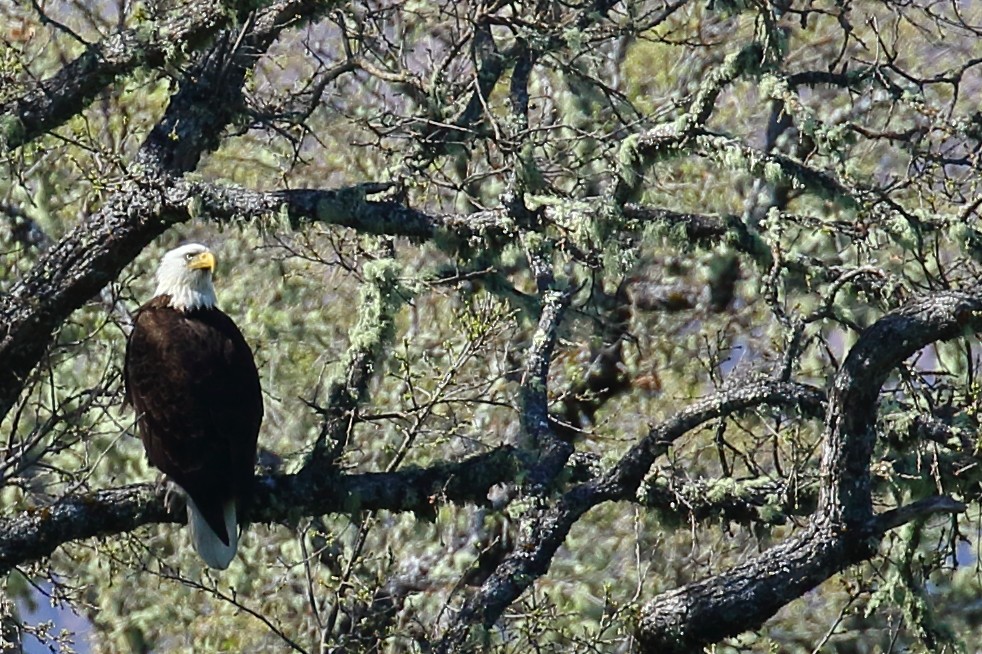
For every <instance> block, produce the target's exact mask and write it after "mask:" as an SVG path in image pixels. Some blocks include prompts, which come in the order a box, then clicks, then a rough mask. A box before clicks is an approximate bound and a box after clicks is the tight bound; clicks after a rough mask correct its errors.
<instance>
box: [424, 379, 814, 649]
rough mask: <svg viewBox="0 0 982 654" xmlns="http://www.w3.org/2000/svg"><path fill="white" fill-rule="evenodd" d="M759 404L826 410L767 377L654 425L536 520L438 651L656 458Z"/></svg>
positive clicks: (499, 603) (455, 642) (508, 599)
mask: <svg viewBox="0 0 982 654" xmlns="http://www.w3.org/2000/svg"><path fill="white" fill-rule="evenodd" d="M760 405H775V406H788V405H791V406H798V407H799V408H800V409H801V410H802V411H803V412H806V413H813V412H814V411H815V410H816V409H820V407H821V393H820V392H819V391H816V390H815V389H812V388H810V387H807V386H800V385H797V384H790V383H785V382H778V381H775V380H770V379H763V380H759V381H755V382H751V383H746V384H744V385H742V386H740V387H739V388H734V389H729V390H724V391H721V392H720V393H718V394H716V395H713V396H711V397H708V398H706V399H704V400H702V401H699V402H697V403H695V404H694V405H693V406H691V407H689V408H688V409H686V410H685V411H682V412H681V413H679V414H678V415H676V416H675V417H673V418H671V419H669V420H666V421H665V422H663V423H661V424H659V425H658V426H656V427H654V428H653V429H651V431H650V432H649V434H648V435H647V436H646V437H645V438H644V439H642V441H641V442H640V443H638V444H637V445H635V446H634V447H633V448H631V450H630V451H629V452H628V453H627V454H626V455H625V456H624V457H623V458H622V459H621V460H620V462H619V463H618V464H617V465H616V466H614V467H613V468H612V469H610V470H609V471H607V473H606V474H604V475H602V476H601V477H598V478H595V479H593V480H590V481H587V482H585V483H583V484H580V485H578V486H576V487H575V488H573V489H571V490H570V491H568V492H566V493H564V494H563V495H562V496H561V497H560V498H559V499H558V501H557V502H556V503H555V504H554V505H553V506H552V507H550V508H548V509H544V510H542V511H541V512H540V514H539V515H538V516H536V520H537V522H536V525H535V529H532V530H525V531H524V532H523V533H522V537H521V539H520V541H519V543H518V544H517V546H516V547H515V549H514V551H513V552H512V554H510V555H509V556H508V557H507V558H505V560H504V561H503V562H502V563H501V564H500V565H499V566H498V568H497V569H496V570H495V571H494V573H493V574H492V575H491V576H490V577H488V579H487V580H486V581H485V582H484V584H483V585H482V586H481V587H480V588H479V589H478V590H477V592H475V593H474V595H472V596H471V597H470V598H468V600H467V601H466V602H465V603H464V606H463V607H462V608H461V610H460V611H459V612H458V613H457V615H456V616H455V618H454V620H453V622H451V624H450V626H449V627H448V628H447V630H446V632H445V633H444V635H443V638H442V639H441V641H440V642H439V643H438V644H437V645H436V647H435V648H434V650H435V651H436V652H454V651H459V650H461V649H463V648H464V645H465V643H466V640H467V635H468V633H469V631H470V627H471V625H474V624H481V625H483V626H484V627H485V628H489V627H490V626H491V625H493V624H494V623H495V622H496V621H497V620H498V618H500V617H501V615H502V613H503V612H504V610H505V609H506V608H507V607H508V606H509V605H510V604H511V603H512V602H514V601H515V600H516V599H518V597H519V596H520V595H521V594H522V593H523V592H525V590H526V589H527V588H528V587H529V586H531V585H532V583H533V582H534V581H535V580H536V579H538V578H539V577H541V576H542V575H544V574H546V572H548V571H549V566H550V565H551V563H552V558H553V556H554V555H555V553H556V550H558V549H559V547H560V546H561V545H562V544H563V543H564V542H565V540H566V536H567V534H568V533H569V530H570V528H571V527H572V526H573V525H574V524H575V523H576V521H577V520H579V519H580V517H582V516H583V515H584V514H585V513H586V512H587V511H589V510H590V509H591V508H593V507H594V506H597V505H598V504H601V503H603V502H608V501H616V500H627V499H631V498H633V497H634V495H635V493H636V492H637V489H638V486H639V485H640V483H641V479H642V478H643V476H644V475H645V474H646V473H647V471H648V469H649V468H650V467H651V463H652V462H654V459H655V457H656V456H657V455H658V454H660V453H662V452H664V451H665V450H666V449H667V448H668V446H669V445H670V444H671V443H672V442H674V441H675V440H676V439H678V438H679V437H681V436H682V435H683V434H685V433H687V432H689V431H691V430H692V429H695V428H696V427H698V426H699V425H701V424H704V423H705V422H707V421H709V420H713V419H715V418H719V417H721V416H725V415H730V414H733V413H736V412H739V411H744V410H747V409H750V408H753V407H755V406H760Z"/></svg>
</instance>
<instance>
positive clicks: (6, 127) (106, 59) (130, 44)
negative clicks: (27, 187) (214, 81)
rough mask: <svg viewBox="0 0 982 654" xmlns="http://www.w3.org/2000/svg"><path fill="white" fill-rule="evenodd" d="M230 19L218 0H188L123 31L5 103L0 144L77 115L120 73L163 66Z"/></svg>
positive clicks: (25, 139)
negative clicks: (147, 22)
mask: <svg viewBox="0 0 982 654" xmlns="http://www.w3.org/2000/svg"><path fill="white" fill-rule="evenodd" d="M230 18H231V15H230V10H229V9H228V8H227V7H226V6H225V3H222V2H219V1H218V0H206V1H204V2H193V3H184V4H181V5H180V7H178V8H177V9H175V10H173V11H171V12H170V13H168V14H167V15H166V16H164V17H163V18H162V19H161V20H160V21H159V22H157V23H154V24H151V25H141V26H140V27H138V28H133V29H128V30H123V31H121V32H119V33H117V34H114V35H112V36H109V37H107V38H105V39H103V40H102V41H100V42H99V43H96V44H93V45H90V46H89V47H88V48H87V49H86V51H85V52H84V53H82V54H81V55H80V56H79V57H78V58H76V59H75V60H74V61H72V62H71V63H69V64H67V65H66V66H64V67H63V68H62V69H61V70H59V71H58V72H57V73H56V74H55V75H54V76H52V77H50V78H48V79H46V80H44V81H41V82H38V83H37V85H36V86H35V87H34V88H32V89H31V90H29V91H28V92H26V93H25V94H24V95H22V96H21V97H18V98H15V99H13V100H11V101H9V102H7V103H6V104H4V105H3V106H0V143H2V144H5V145H6V147H8V148H16V147H19V146H21V145H23V144H25V143H29V142H30V141H32V140H34V139H35V138H37V137H38V136H40V135H41V134H44V133H45V132H47V131H49V130H51V129H54V128H55V127H58V126H59V125H61V124H62V123H64V122H65V121H67V120H69V119H70V118H72V117H73V116H75V115H77V114H78V113H79V112H80V111H82V109H84V108H85V107H86V106H87V105H88V103H89V102H91V101H92V100H93V99H94V98H95V97H96V95H98V93H99V92H100V91H102V90H103V89H104V88H105V87H106V86H107V85H109V84H111V83H112V82H113V81H114V80H115V79H116V78H118V77H120V76H122V75H126V74H127V73H130V72H132V71H133V70H135V69H136V68H137V67H139V66H143V65H147V66H159V65H161V64H163V63H164V61H165V59H166V58H167V57H168V56H171V54H170V53H178V52H181V50H182V49H184V48H187V49H188V50H193V49H195V48H196V47H197V46H198V45H199V44H200V43H201V42H203V41H204V40H205V39H207V38H208V37H210V36H212V35H214V34H215V33H216V32H217V31H218V30H219V29H220V28H221V27H222V26H223V25H225V24H227V23H228V21H229V19H230Z"/></svg>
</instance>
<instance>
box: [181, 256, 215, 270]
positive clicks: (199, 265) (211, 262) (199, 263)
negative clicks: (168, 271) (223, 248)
mask: <svg viewBox="0 0 982 654" xmlns="http://www.w3.org/2000/svg"><path fill="white" fill-rule="evenodd" d="M188 269H189V270H202V269H204V270H212V271H213V270H215V255H214V254H212V253H211V252H202V253H201V254H196V255H195V256H194V257H193V258H192V259H191V260H190V261H188Z"/></svg>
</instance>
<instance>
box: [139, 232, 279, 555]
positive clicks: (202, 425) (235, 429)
mask: <svg viewBox="0 0 982 654" xmlns="http://www.w3.org/2000/svg"><path fill="white" fill-rule="evenodd" d="M214 269H215V257H214V255H213V254H212V253H211V252H210V251H209V250H208V248H206V247H205V246H203V245H198V244H196V243H192V244H189V245H184V246H182V247H179V248H177V249H175V250H171V251H170V252H168V253H167V254H165V255H164V257H163V259H162V260H161V262H160V267H159V268H158V269H157V290H156V292H155V294H154V298H153V299H152V300H150V301H149V302H147V303H146V304H144V305H143V306H142V307H140V309H139V310H138V311H137V313H136V317H135V319H134V325H133V331H132V332H131V333H130V337H129V340H128V342H127V345H126V363H125V366H124V376H125V385H126V401H127V402H128V403H129V404H130V405H132V406H133V408H134V409H135V410H136V414H137V425H138V427H139V432H140V438H141V439H142V441H143V447H144V449H145V450H146V453H147V458H148V459H149V460H150V463H151V464H153V465H154V466H156V467H157V468H159V469H160V470H161V471H163V472H164V474H165V475H167V477H168V478H169V479H170V480H171V481H173V482H175V483H176V484H177V485H178V486H180V487H181V488H182V489H183V490H184V492H185V494H186V495H187V510H188V526H189V528H190V531H191V539H192V541H193V542H194V547H195V549H196V550H197V551H198V554H199V555H200V556H201V558H202V559H203V560H204V562H205V563H207V564H208V565H209V566H211V567H213V568H218V569H220V570H224V569H225V568H227V567H228V564H229V562H230V561H231V560H232V558H233V557H234V556H235V552H236V549H237V547H238V517H239V516H240V515H241V510H242V508H243V506H244V505H245V504H246V503H247V502H248V501H249V497H250V491H251V489H252V484H253V478H254V474H255V464H256V440H257V437H258V434H259V425H260V423H261V422H262V418H263V401H262V394H261V390H260V387H259V374H258V372H257V371H256V364H255V361H254V360H253V358H252V351H251V350H250V349H249V345H248V344H247V343H246V341H245V338H243V336H242V333H241V332H240V331H239V329H238V327H236V326H235V323H234V322H232V319H231V318H229V317H228V316H227V315H225V314H224V313H222V312H221V311H219V310H218V308H217V307H216V306H215V287H214V285H213V284H212V273H213V271H214Z"/></svg>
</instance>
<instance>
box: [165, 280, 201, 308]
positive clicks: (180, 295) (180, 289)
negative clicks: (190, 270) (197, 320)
mask: <svg viewBox="0 0 982 654" xmlns="http://www.w3.org/2000/svg"><path fill="white" fill-rule="evenodd" d="M201 286H203V288H200V287H193V286H188V285H186V284H173V285H169V284H165V283H163V282H161V283H160V284H158V285H157V291H156V293H155V294H154V295H157V296H160V295H166V296H168V297H169V298H170V301H169V302H168V303H167V305H168V306H170V307H172V308H174V309H177V310H178V311H192V310H194V309H212V308H214V306H215V302H216V298H215V287H214V286H212V285H211V284H203V285H201Z"/></svg>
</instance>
